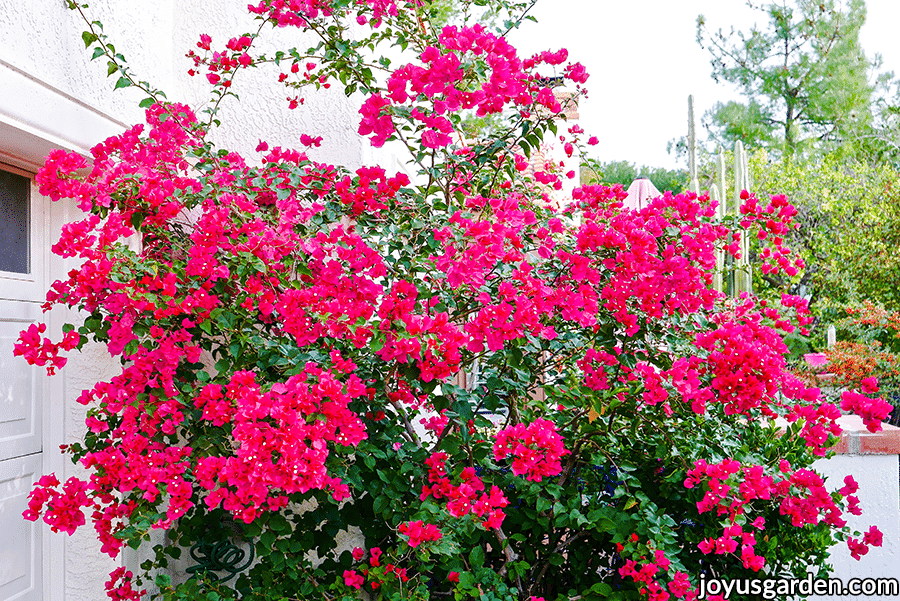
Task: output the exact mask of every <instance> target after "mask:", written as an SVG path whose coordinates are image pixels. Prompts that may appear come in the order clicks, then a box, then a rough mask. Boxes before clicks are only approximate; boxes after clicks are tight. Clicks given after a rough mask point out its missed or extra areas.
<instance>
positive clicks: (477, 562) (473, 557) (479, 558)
mask: <svg viewBox="0 0 900 601" xmlns="http://www.w3.org/2000/svg"><path fill="white" fill-rule="evenodd" d="M469 563H471V564H472V565H473V566H474V567H476V568H480V567H481V566H483V565H484V549H482V548H481V547H480V546H476V547H475V548H474V549H472V550H471V551H470V552H469Z"/></svg>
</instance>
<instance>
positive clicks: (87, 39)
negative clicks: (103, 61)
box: [81, 31, 102, 52]
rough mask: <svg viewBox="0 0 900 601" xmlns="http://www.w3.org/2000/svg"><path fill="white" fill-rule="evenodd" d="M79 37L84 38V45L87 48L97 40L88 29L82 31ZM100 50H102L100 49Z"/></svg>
mask: <svg viewBox="0 0 900 601" xmlns="http://www.w3.org/2000/svg"><path fill="white" fill-rule="evenodd" d="M81 39H82V40H84V47H85V48H89V47H90V45H91V44H93V43H94V42H96V41H97V36H96V35H94V34H93V33H91V32H90V31H85V32H82V34H81ZM101 52H102V50H101Z"/></svg>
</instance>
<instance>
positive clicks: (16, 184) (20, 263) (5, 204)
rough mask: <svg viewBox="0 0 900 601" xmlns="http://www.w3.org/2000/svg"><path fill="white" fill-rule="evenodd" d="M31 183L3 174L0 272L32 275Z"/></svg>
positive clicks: (0, 177) (0, 188) (1, 185)
mask: <svg viewBox="0 0 900 601" xmlns="http://www.w3.org/2000/svg"><path fill="white" fill-rule="evenodd" d="M30 188H31V182H30V181H29V180H28V178H27V177H23V176H21V175H16V174H15V173H10V172H8V171H0V271H11V272H13V273H30V271H31V269H30V267H31V266H30V262H29V260H28V259H29V257H28V249H29V236H28V224H29V215H28V212H29V211H28V207H29V205H30V202H29V190H30Z"/></svg>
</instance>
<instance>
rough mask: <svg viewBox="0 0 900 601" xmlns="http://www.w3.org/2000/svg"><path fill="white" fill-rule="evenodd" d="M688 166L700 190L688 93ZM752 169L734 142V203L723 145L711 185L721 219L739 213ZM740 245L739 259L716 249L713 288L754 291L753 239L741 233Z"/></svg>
mask: <svg viewBox="0 0 900 601" xmlns="http://www.w3.org/2000/svg"><path fill="white" fill-rule="evenodd" d="M688 168H689V171H690V178H691V183H690V189H691V190H692V191H693V192H694V193H696V194H699V193H700V181H699V178H698V176H697V137H696V130H695V127H694V96H693V95H690V96H688ZM750 185H751V184H750V169H749V167H748V163H747V153H746V151H744V145H743V143H741V142H740V141H738V142H736V143H735V145H734V188H733V190H732V199H731V202H729V201H728V193H727V189H728V185H727V184H726V180H725V152H724V151H723V150H722V148H721V146H720V147H719V149H718V152H717V156H716V179H715V182H714V183H713V184H712V185H711V186H710V188H709V195H710V198H712V199H713V200H717V201H718V202H719V207H718V209H717V215H716V216H717V217H718V218H719V219H720V220H721V219H723V218H724V217H725V215H739V214H740V209H741V191H743V190H749V189H750ZM738 248H739V249H740V257H741V258H740V259H738V260H737V261H736V262H735V261H734V260H733V258H732V257H731V256H730V255H728V256H726V255H725V252H724V251H723V250H718V251H717V252H716V273H715V275H714V276H713V287H714V288H715V289H716V290H718V291H720V292H725V293H727V294H729V295H730V296H739V295H740V294H741V293H743V292H747V293H750V294H752V293H753V274H752V273H751V271H750V240H749V239H748V238H747V236H746V234H745V232H741V239H740V243H739V246H738Z"/></svg>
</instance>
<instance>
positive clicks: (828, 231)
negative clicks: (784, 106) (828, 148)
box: [750, 151, 900, 310]
mask: <svg viewBox="0 0 900 601" xmlns="http://www.w3.org/2000/svg"><path fill="white" fill-rule="evenodd" d="M750 169H751V172H752V177H753V182H754V186H753V187H754V190H755V191H756V192H757V193H758V194H760V195H761V196H764V195H767V194H775V193H777V192H780V193H783V194H786V195H787V197H788V198H789V199H790V200H791V203H792V204H793V205H794V206H795V207H796V208H797V211H798V213H797V216H796V220H797V223H798V224H799V227H798V228H797V229H796V230H794V231H793V232H792V233H790V234H789V239H790V242H791V244H792V245H793V247H794V248H795V249H797V250H798V251H800V252H801V253H802V255H803V257H804V260H805V261H806V264H807V269H806V270H805V273H804V274H803V276H802V277H801V278H799V279H797V278H795V281H794V282H793V287H794V292H796V293H800V294H803V295H806V296H809V297H810V298H811V301H812V303H813V304H816V303H817V302H819V301H823V300H825V299H828V300H829V301H833V302H836V303H841V304H844V303H850V302H854V301H862V300H872V301H876V302H878V303H880V304H882V305H884V306H885V307H888V308H890V309H892V310H897V309H900V290H898V289H897V282H898V281H900V258H898V256H897V252H896V249H897V248H898V245H900V208H898V203H900V173H898V172H897V170H896V169H894V168H893V167H891V166H890V165H886V164H881V165H876V164H870V163H867V162H864V161H859V160H852V159H849V158H843V159H842V158H840V157H838V156H836V155H829V156H822V157H818V158H813V159H810V160H807V161H779V162H773V161H771V160H770V158H769V156H768V154H767V153H766V152H764V151H761V152H757V153H755V154H754V155H752V156H751V158H750ZM757 280H758V282H757V283H758V284H759V286H758V288H760V289H765V288H767V287H770V286H774V287H776V288H782V287H784V286H785V285H789V282H788V281H787V280H785V279H784V278H783V277H780V276H775V277H772V276H766V275H763V274H759V273H757Z"/></svg>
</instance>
